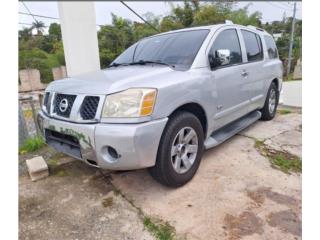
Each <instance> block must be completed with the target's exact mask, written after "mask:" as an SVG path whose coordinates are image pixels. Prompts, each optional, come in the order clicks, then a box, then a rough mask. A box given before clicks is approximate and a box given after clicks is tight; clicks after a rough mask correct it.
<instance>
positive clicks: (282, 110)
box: [278, 109, 292, 115]
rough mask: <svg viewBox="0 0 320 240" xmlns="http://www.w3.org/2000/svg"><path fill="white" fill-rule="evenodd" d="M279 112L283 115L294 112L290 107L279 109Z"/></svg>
mask: <svg viewBox="0 0 320 240" xmlns="http://www.w3.org/2000/svg"><path fill="white" fill-rule="evenodd" d="M278 113H279V114H281V115H286V114H289V113H292V112H291V110H289V109H278Z"/></svg>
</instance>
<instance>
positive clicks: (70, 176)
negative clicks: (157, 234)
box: [19, 161, 153, 240]
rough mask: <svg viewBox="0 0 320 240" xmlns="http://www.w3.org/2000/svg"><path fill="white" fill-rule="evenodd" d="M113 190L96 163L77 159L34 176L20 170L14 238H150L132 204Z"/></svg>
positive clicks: (119, 239) (120, 239) (116, 239)
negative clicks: (44, 175) (34, 178)
mask: <svg viewBox="0 0 320 240" xmlns="http://www.w3.org/2000/svg"><path fill="white" fill-rule="evenodd" d="M61 172H63V174H61ZM112 192H113V187H112V185H110V184H109V183H108V182H107V181H106V180H105V177H104V176H103V175H102V174H100V172H99V171H98V170H97V169H96V168H92V167H90V166H88V165H86V164H85V163H82V162H80V161H76V162H72V163H68V164H64V165H62V166H58V167H55V168H54V169H53V170H52V172H51V175H50V177H48V178H46V179H43V180H41V181H38V182H31V180H30V179H29V177H28V175H20V179H19V239H79V240H80V239H115V240H122V239H146V240H147V239H148V240H149V239H153V237H152V236H151V234H150V233H148V231H147V230H144V226H143V222H142V220H141V218H140V217H139V215H138V212H137V210H136V209H134V208H133V207H132V206H131V205H130V204H129V203H128V202H127V201H126V200H125V199H123V198H122V197H121V196H120V195H118V196H116V195H114V194H111V193H112ZM111 195H112V197H111Z"/></svg>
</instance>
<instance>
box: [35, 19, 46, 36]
mask: <svg viewBox="0 0 320 240" xmlns="http://www.w3.org/2000/svg"><path fill="white" fill-rule="evenodd" d="M44 28H45V25H44V23H43V22H41V21H35V22H33V23H32V29H37V34H38V35H42V33H43V31H44Z"/></svg>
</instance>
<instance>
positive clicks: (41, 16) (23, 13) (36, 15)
mask: <svg viewBox="0 0 320 240" xmlns="http://www.w3.org/2000/svg"><path fill="white" fill-rule="evenodd" d="M19 14H22V15H28V16H30V15H31V16H35V17H40V18H48V19H54V20H58V21H59V18H57V17H49V16H43V15H38V14H29V13H25V12H19Z"/></svg>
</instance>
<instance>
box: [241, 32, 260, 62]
mask: <svg viewBox="0 0 320 240" xmlns="http://www.w3.org/2000/svg"><path fill="white" fill-rule="evenodd" d="M241 33H242V36H243V39H244V44H245V46H246V50H247V58H248V62H253V61H259V60H262V59H263V51H262V44H261V39H260V36H259V35H258V34H255V33H253V32H249V31H246V30H241Z"/></svg>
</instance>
